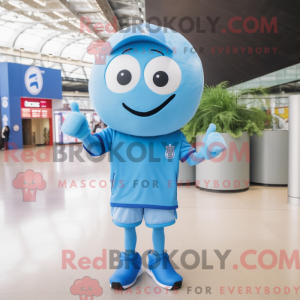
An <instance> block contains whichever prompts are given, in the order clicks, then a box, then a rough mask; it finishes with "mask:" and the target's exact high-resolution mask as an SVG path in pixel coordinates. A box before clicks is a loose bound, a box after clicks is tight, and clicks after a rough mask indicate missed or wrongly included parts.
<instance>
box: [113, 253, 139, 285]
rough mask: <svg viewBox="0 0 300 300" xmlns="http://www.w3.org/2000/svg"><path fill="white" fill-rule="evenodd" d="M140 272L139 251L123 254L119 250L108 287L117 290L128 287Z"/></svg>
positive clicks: (133, 282)
mask: <svg viewBox="0 0 300 300" xmlns="http://www.w3.org/2000/svg"><path fill="white" fill-rule="evenodd" d="M142 274H143V268H142V258H141V256H140V255H139V253H137V252H135V253H132V254H125V253H124V252H121V253H120V261H119V265H118V268H117V269H116V271H115V273H114V274H113V275H112V276H111V277H110V278H109V282H110V287H111V288H113V289H117V290H120V289H123V290H125V289H128V288H129V287H131V286H133V285H134V284H135V282H136V280H137V278H138V277H139V276H140V275H142Z"/></svg>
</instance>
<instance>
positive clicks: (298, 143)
mask: <svg viewBox="0 0 300 300" xmlns="http://www.w3.org/2000/svg"><path fill="white" fill-rule="evenodd" d="M278 142H279V143H280V141H278ZM288 203H289V204H293V205H299V206H300V95H294V96H289V180H288Z"/></svg>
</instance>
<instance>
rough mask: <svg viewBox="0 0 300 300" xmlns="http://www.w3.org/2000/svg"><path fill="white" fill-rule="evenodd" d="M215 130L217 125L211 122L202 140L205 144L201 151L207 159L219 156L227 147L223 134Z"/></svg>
mask: <svg viewBox="0 0 300 300" xmlns="http://www.w3.org/2000/svg"><path fill="white" fill-rule="evenodd" d="M215 131H216V125H215V124H210V125H209V127H208V129H207V131H206V134H205V137H204V139H203V141H202V143H203V144H204V145H203V146H202V147H201V149H200V151H199V153H201V154H202V155H203V156H204V157H205V159H207V160H209V159H212V158H214V157H216V156H218V155H219V154H220V153H221V152H223V151H225V150H226V148H227V147H226V143H225V141H224V139H223V137H222V135H221V134H220V133H218V132H215Z"/></svg>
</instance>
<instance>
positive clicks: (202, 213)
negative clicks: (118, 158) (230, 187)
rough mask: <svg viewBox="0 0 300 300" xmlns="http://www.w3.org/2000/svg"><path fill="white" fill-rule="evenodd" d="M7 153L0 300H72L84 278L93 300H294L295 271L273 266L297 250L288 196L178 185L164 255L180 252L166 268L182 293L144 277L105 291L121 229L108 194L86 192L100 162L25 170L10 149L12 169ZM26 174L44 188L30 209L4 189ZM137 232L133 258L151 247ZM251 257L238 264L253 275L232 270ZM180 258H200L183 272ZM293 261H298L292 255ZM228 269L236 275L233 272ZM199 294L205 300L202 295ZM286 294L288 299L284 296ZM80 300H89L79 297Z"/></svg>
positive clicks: (105, 171)
mask: <svg viewBox="0 0 300 300" xmlns="http://www.w3.org/2000/svg"><path fill="white" fill-rule="evenodd" d="M40 149H47V151H48V152H49V155H50V156H51V158H50V160H51V161H53V155H52V151H53V148H52V147H50V146H49V147H47V148H35V149H33V151H34V154H36V153H37V150H40ZM5 154H6V155H7V152H6V153H4V152H1V153H0V164H1V167H0V168H1V169H0V170H1V172H0V174H1V180H0V190H1V193H0V195H1V196H0V299H1V300H12V299H13V300H19V299H22V300H41V299H42V300H48V299H51V300H52V299H55V300H68V299H70V300H72V299H75V300H76V299H80V296H79V295H73V294H71V292H70V287H71V286H72V285H73V283H74V281H75V280H76V279H81V278H83V277H84V276H89V277H91V278H92V279H97V280H98V281H99V283H100V286H101V287H102V288H103V294H102V295H101V296H100V297H99V298H98V297H94V300H97V299H132V298H135V299H150V298H151V299H152V297H154V296H155V297H157V298H169V299H170V298H172V299H173V298H174V299H183V298H184V299H247V300H248V299H249V300H252V299H272V300H273V299H275V300H276V299H288V300H290V299H291V300H292V299H299V298H300V288H298V287H300V273H299V272H300V271H299V269H297V268H296V264H295V263H294V264H293V265H292V267H291V268H290V269H288V268H287V266H286V264H284V267H283V269H280V267H279V265H280V257H281V258H282V257H283V255H282V254H284V252H283V251H282V252H280V251H281V250H285V251H286V253H287V255H288V257H290V256H291V254H292V252H293V251H294V250H296V251H297V250H298V249H299V248H300V207H297V206H290V205H288V204H287V201H286V200H287V189H286V188H268V187H257V186H253V187H251V188H250V190H249V191H248V192H244V193H238V194H216V193H206V192H202V191H199V190H197V189H195V188H193V187H180V188H179V189H178V196H179V206H180V208H179V209H178V220H177V222H176V224H175V225H173V226H171V227H168V228H166V249H167V250H168V252H169V253H170V252H172V251H173V250H178V252H177V253H176V254H175V255H174V259H173V260H174V262H175V263H176V264H177V265H178V267H179V268H180V269H179V271H178V272H179V273H180V274H181V275H182V276H183V278H184V282H183V287H182V289H181V290H179V291H176V292H175V293H174V292H170V291H169V292H168V293H167V292H166V291H165V290H160V289H159V288H156V285H155V283H154V282H153V281H152V279H151V278H150V277H149V276H148V275H147V274H146V273H144V274H143V275H142V276H141V277H140V278H139V279H138V281H137V283H136V285H135V286H134V287H133V288H132V289H131V290H127V292H126V291H124V292H123V293H122V294H121V293H119V294H116V292H115V291H114V290H112V289H110V288H109V284H108V279H109V276H110V275H111V274H112V273H113V271H114V270H113V269H111V268H109V253H110V251H111V250H123V238H124V237H123V230H122V229H121V228H118V227H116V226H115V225H114V224H113V223H112V221H111V216H110V207H109V196H110V187H109V186H107V187H105V188H100V187H99V186H97V187H96V188H92V187H90V186H89V183H91V185H92V186H93V185H94V184H96V185H97V184H98V183H99V182H100V181H101V180H103V181H102V185H104V183H105V182H104V181H107V183H109V164H108V162H107V158H105V159H104V160H103V161H102V162H98V163H92V162H90V161H89V160H87V158H86V156H85V155H82V157H83V159H84V160H85V162H79V161H78V159H76V158H75V159H74V162H64V163H59V162H56V163H53V162H38V161H37V159H36V156H35V157H34V158H33V161H32V162H24V161H23V162H22V161H21V159H20V158H21V150H18V151H17V152H16V153H15V160H16V158H19V160H20V162H15V161H13V160H12V158H11V157H10V158H9V161H8V162H5V161H4V160H5V159H6V160H7V157H6V158H5ZM23 154H24V153H23ZM26 157H27V159H28V158H29V159H30V158H31V157H29V156H26ZM27 169H32V170H34V171H35V172H40V173H41V174H42V175H43V178H44V180H45V181H46V183H47V186H46V189H45V190H42V191H37V194H36V202H23V199H22V191H21V190H18V189H15V188H13V186H12V181H13V179H14V178H15V177H16V175H17V174H18V173H19V172H24V171H25V170H27ZM64 180H66V187H59V181H62V182H63V181H64ZM81 180H86V182H85V183H86V187H85V188H82V187H80V186H82V185H81ZM92 180H95V182H92ZM72 181H73V182H72ZM75 185H76V186H77V187H76V186H75ZM137 233H138V244H137V251H139V252H140V253H144V252H145V251H146V250H147V249H151V248H152V242H151V230H150V229H148V228H146V227H145V225H144V224H142V225H141V226H139V227H138V228H137ZM103 249H106V250H107V268H106V269H100V270H97V269H95V267H93V265H91V266H90V268H88V269H82V268H80V267H79V265H81V266H84V264H80V262H79V260H80V259H81V258H84V257H86V258H88V259H90V260H91V261H92V260H93V259H94V258H96V257H99V256H101V257H102V250H103ZM250 249H253V250H256V251H257V253H256V254H250V255H249V256H248V257H247V258H246V263H248V264H250V265H253V264H254V265H256V269H253V270H249V269H247V268H245V267H243V266H242V264H241V262H240V257H241V255H242V253H244V252H245V251H246V250H250ZM267 249H268V250H271V251H273V252H271V251H269V252H271V253H273V255H274V259H275V261H274V267H273V268H272V269H270V270H267V269H264V268H263V267H262V266H263V263H264V264H266V265H270V264H271V263H272V259H271V255H270V254H266V255H265V256H264V258H263V261H261V260H259V254H260V253H261V252H262V251H264V250H267ZM64 250H68V251H69V253H71V252H72V253H74V255H75V258H74V260H73V263H74V268H73V269H72V268H71V267H70V266H69V265H68V266H67V268H66V269H63V264H62V253H63V251H64ZM186 250H193V251H195V252H197V253H198V254H199V256H200V264H199V265H198V267H196V268H194V269H188V268H185V267H184V266H183V263H182V261H181V258H182V257H183V253H184V251H186ZM215 250H219V251H220V252H221V254H223V253H224V252H225V251H226V250H231V252H230V254H229V256H228V258H227V259H226V260H225V269H220V260H219V258H218V257H217V255H216V253H215ZM205 251H206V252H205ZM205 253H206V264H207V265H211V266H212V269H207V268H205V264H204V261H205ZM280 253H282V254H281V255H280ZM294 253H295V254H297V255H298V256H297V257H298V258H299V253H297V252H294ZM276 259H278V261H277V263H276ZM194 261H195V260H194V258H193V256H192V255H188V256H187V257H186V263H187V264H189V265H192V264H193V263H194ZM99 264H100V263H99ZM235 264H237V265H238V269H234V268H233V266H234V265H235ZM203 265H204V266H203ZM197 287H198V288H197ZM199 287H201V288H202V293H201V294H197V292H198V293H200V291H201V289H200V288H199ZM207 287H208V288H210V291H211V294H205V291H206V288H207ZM222 287H223V288H222ZM247 287H248V289H247ZM276 287H277V288H276ZM155 288H156V289H155ZM259 288H260V289H259ZM274 288H275V292H278V291H279V288H280V289H281V291H280V293H279V294H276V293H275V292H274ZM284 288H285V290H284ZM297 288H298V289H297ZM268 289H269V290H270V293H269V294H268ZM289 289H290V292H289V293H287V294H284V291H286V292H287V291H288V290H289ZM221 290H222V291H224V294H221ZM257 290H259V294H258V292H257ZM296 290H297V293H298V294H296ZM247 292H248V293H247ZM250 293H251V294H250ZM81 300H91V298H90V297H89V298H84V297H82V299H81Z"/></svg>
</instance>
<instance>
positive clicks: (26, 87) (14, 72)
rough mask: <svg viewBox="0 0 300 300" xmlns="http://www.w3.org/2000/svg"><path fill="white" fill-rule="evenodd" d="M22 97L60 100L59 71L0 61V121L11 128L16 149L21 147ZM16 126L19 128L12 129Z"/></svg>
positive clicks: (60, 82)
mask: <svg viewBox="0 0 300 300" xmlns="http://www.w3.org/2000/svg"><path fill="white" fill-rule="evenodd" d="M21 97H28V98H42V99H62V81H61V71H60V70H55V69H49V68H43V67H37V66H26V65H20V64H14V63H0V98H1V122H2V127H3V126H6V125H8V126H9V127H10V129H11V130H10V137H9V142H13V143H14V145H16V146H17V148H23V136H22V118H21ZM15 125H18V126H19V130H18V131H14V130H13V127H14V126H15ZM15 128H17V127H15ZM10 148H11V147H10Z"/></svg>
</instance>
